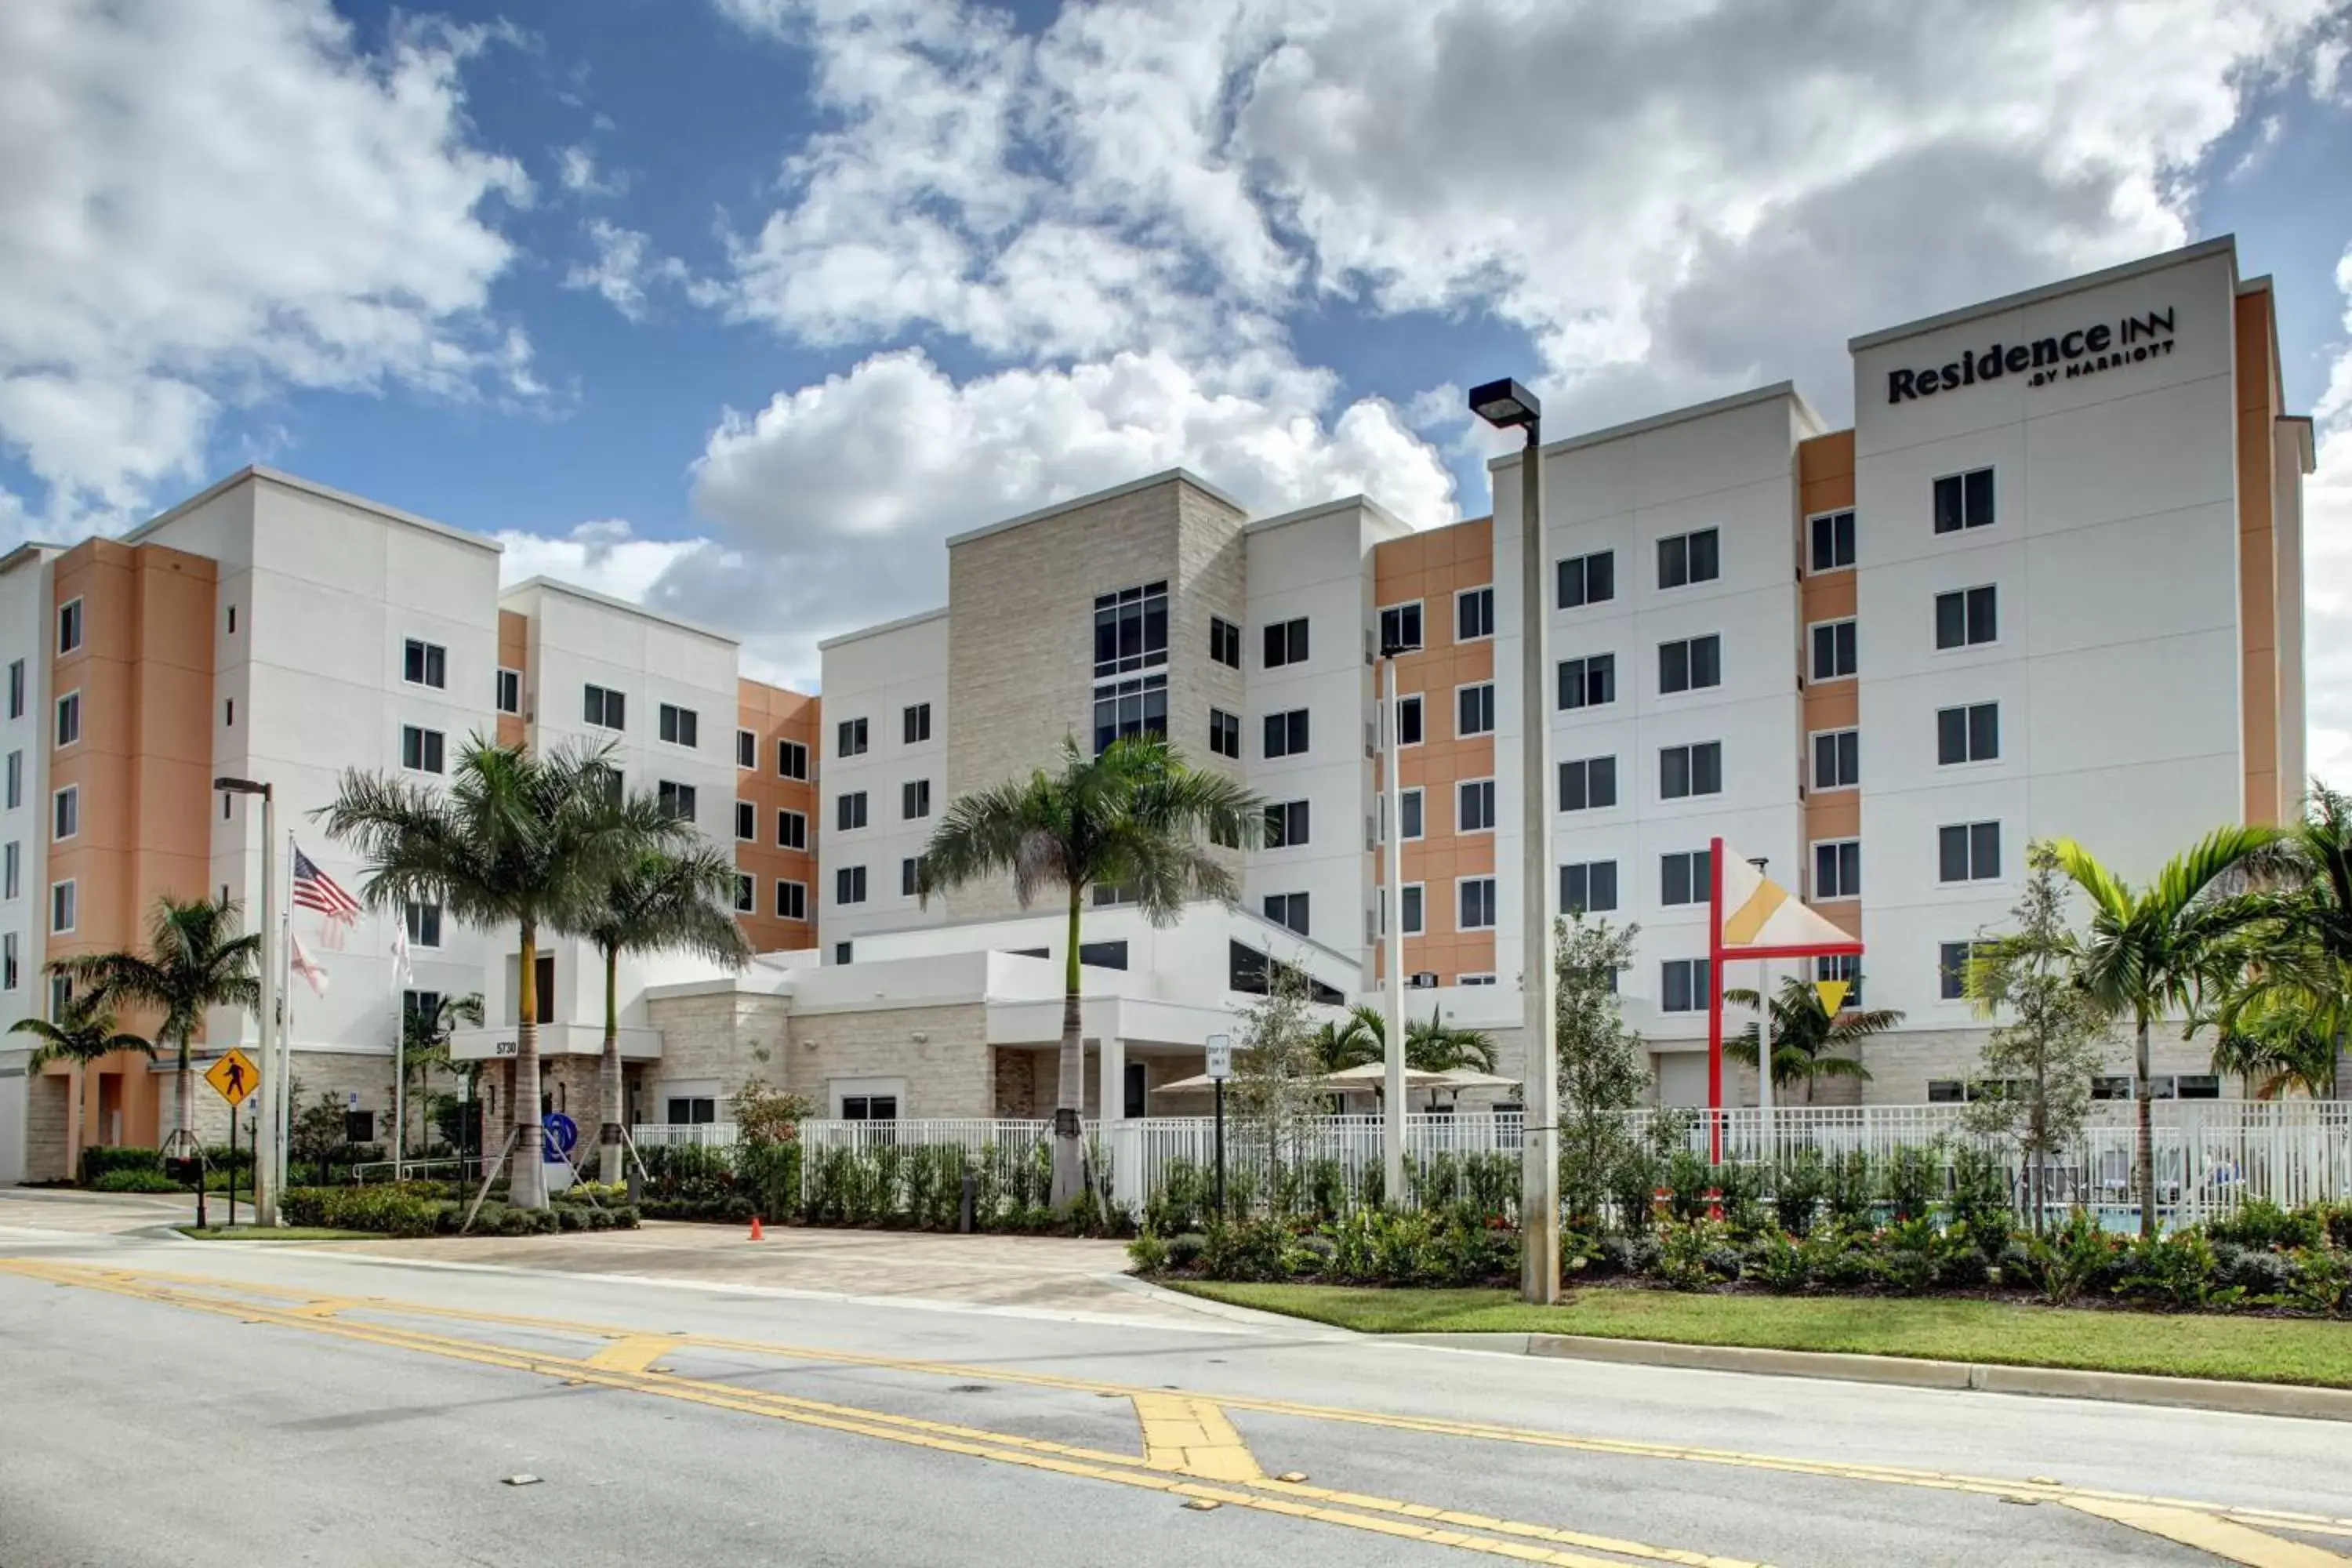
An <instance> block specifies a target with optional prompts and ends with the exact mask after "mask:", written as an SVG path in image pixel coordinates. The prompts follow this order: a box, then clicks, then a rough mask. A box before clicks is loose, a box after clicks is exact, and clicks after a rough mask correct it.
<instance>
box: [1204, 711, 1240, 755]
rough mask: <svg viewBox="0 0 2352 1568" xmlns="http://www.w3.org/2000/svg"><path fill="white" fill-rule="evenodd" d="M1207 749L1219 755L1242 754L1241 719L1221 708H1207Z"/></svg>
mask: <svg viewBox="0 0 2352 1568" xmlns="http://www.w3.org/2000/svg"><path fill="white" fill-rule="evenodd" d="M1209 750H1210V751H1211V752H1214V753H1215V754H1216V755H1218V756H1220V757H1239V756H1240V755H1241V754H1242V721H1241V715H1239V714H1238V713H1228V712H1226V711H1225V710H1223V709H1222V708H1212V709H1210V710H1209Z"/></svg>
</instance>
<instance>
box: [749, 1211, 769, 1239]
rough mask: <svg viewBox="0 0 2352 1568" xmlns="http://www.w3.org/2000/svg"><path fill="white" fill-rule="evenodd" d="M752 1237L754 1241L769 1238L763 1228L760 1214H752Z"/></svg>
mask: <svg viewBox="0 0 2352 1568" xmlns="http://www.w3.org/2000/svg"><path fill="white" fill-rule="evenodd" d="M751 1239H752V1240H753V1241H765V1240H767V1239H768V1233H767V1232H766V1231H765V1230H764V1229H762V1228H761V1226H760V1216H759V1215H752V1216H751Z"/></svg>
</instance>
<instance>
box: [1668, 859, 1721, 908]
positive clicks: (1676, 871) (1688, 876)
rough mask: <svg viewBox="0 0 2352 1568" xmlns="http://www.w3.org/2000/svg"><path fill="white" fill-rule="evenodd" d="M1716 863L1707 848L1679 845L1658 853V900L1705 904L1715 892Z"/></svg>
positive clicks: (1672, 902) (1673, 902) (1671, 902)
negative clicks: (1670, 850) (1669, 851)
mask: <svg viewBox="0 0 2352 1568" xmlns="http://www.w3.org/2000/svg"><path fill="white" fill-rule="evenodd" d="M1714 871H1715V868H1714V866H1713V864H1712V861H1711V856H1710V852H1709V851H1707V850H1705V849H1678V850H1675V852H1674V853H1673V854H1670V855H1661V856H1659V857H1658V902H1660V903H1662V904H1703V903H1705V902H1706V901H1707V900H1708V898H1709V897H1710V896H1712V894H1713V892H1714Z"/></svg>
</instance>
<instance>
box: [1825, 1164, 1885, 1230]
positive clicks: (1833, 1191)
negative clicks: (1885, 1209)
mask: <svg viewBox="0 0 2352 1568" xmlns="http://www.w3.org/2000/svg"><path fill="white" fill-rule="evenodd" d="M1877 1195H1878V1181H1877V1173H1876V1172H1874V1170H1872V1169H1871V1165H1870V1156H1869V1155H1868V1154H1867V1153H1865V1152H1863V1151H1862V1150H1860V1149H1849V1150H1847V1151H1846V1152H1844V1153H1843V1154H1841V1155H1839V1156H1838V1157H1837V1158H1836V1159H1834V1160H1832V1161H1831V1162H1829V1184H1828V1186H1827V1187H1826V1188H1824V1189H1823V1191H1822V1199H1823V1201H1824V1202H1826V1203H1827V1204H1828V1205H1829V1210H1830V1218H1831V1219H1832V1220H1834V1221H1836V1222H1837V1223H1838V1224H1839V1225H1841V1226H1847V1227H1849V1228H1854V1227H1867V1226H1869V1224H1870V1205H1871V1204H1872V1203H1873V1201H1874V1200H1875V1199H1876V1197H1877Z"/></svg>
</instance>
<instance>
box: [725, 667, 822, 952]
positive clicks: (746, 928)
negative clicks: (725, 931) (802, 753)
mask: <svg viewBox="0 0 2352 1568" xmlns="http://www.w3.org/2000/svg"><path fill="white" fill-rule="evenodd" d="M822 706H823V705H822V703H821V702H820V701H819V700H818V699H816V698H814V697H811V696H809V695H808V694H806V693H805V692H800V691H792V690H788V689H785V688H783V687H781V686H770V685H767V684H766V683H764V682H761V681H757V680H739V681H738V682H737V683H736V718H735V722H736V724H737V725H738V726H739V727H740V728H741V729H745V730H749V731H751V734H752V737H753V745H752V757H751V760H752V764H753V765H752V766H751V767H749V768H739V769H737V770H736V774H735V780H736V784H735V788H736V796H735V798H736V799H738V800H743V801H750V802H751V807H752V811H751V817H752V823H751V826H752V829H753V836H752V837H751V838H750V839H749V840H744V841H740V842H738V843H737V844H736V846H735V865H736V868H737V869H738V870H740V871H743V872H745V873H747V874H748V875H749V876H750V877H751V882H752V889H751V900H752V908H751V912H749V913H739V914H738V915H737V916H736V917H735V923H736V924H737V925H739V926H740V927H742V929H743V936H744V939H745V940H746V941H748V942H751V946H752V948H753V949H754V950H755V951H757V952H786V951H790V950H793V949H798V948H808V947H814V946H815V945H816V943H817V929H816V907H817V887H816V852H817V849H816V847H817V834H818V832H819V830H820V828H821V827H822V826H823V824H822V823H821V822H820V821H819V814H818V812H817V808H816V802H817V787H816V770H817V731H818V728H819V725H820V724H821V723H822V721H823V715H822V711H821V710H822ZM779 741H797V742H800V744H801V745H802V746H803V748H804V749H805V750H806V752H807V755H808V773H809V776H808V777H807V778H806V779H805V780H802V779H787V778H784V777H782V776H781V775H780V774H779V773H777V771H776V762H777V745H776V742H779ZM784 811H796V812H799V813H800V814H801V816H802V817H803V820H804V821H805V822H806V824H807V843H806V847H803V848H800V849H787V848H784V847H782V845H781V844H779V842H778V834H777V826H778V823H777V816H778V814H779V813H780V812H784ZM780 881H782V882H798V883H799V884H800V885H801V886H802V888H803V889H804V892H803V900H804V903H805V909H806V912H807V915H808V918H807V919H805V920H797V921H795V920H784V919H781V918H779V917H778V915H777V913H776V884H777V883H778V882H780Z"/></svg>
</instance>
